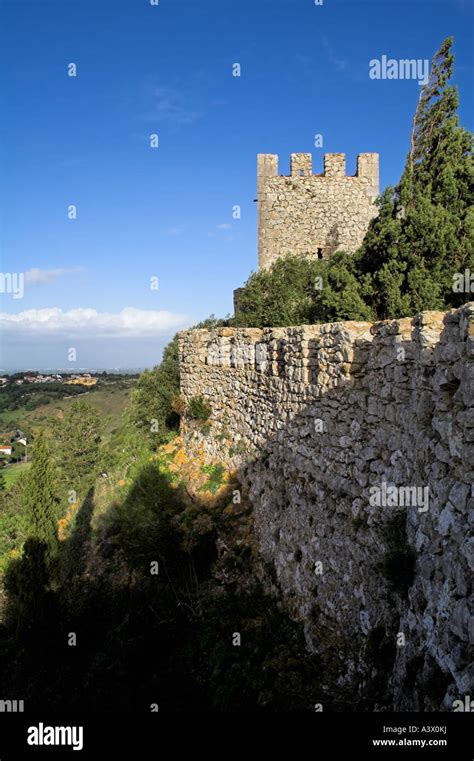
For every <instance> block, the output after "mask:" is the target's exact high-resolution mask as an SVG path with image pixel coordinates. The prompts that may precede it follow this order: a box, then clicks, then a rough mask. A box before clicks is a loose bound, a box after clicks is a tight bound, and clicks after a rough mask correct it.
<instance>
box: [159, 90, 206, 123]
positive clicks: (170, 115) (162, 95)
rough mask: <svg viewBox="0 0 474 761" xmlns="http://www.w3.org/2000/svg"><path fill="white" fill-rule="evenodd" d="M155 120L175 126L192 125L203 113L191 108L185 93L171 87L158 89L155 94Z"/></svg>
mask: <svg viewBox="0 0 474 761" xmlns="http://www.w3.org/2000/svg"><path fill="white" fill-rule="evenodd" d="M153 96H154V103H153V112H152V113H153V118H154V119H155V120H156V121H164V122H172V123H173V124H178V125H182V124H192V123H193V122H195V121H196V120H197V119H200V118H201V117H202V113H201V112H199V111H195V110H193V109H192V108H189V107H188V105H187V104H186V102H185V101H186V98H185V96H184V93H183V91H182V90H181V91H179V90H177V89H175V88H171V87H156V88H155V90H154V92H153Z"/></svg>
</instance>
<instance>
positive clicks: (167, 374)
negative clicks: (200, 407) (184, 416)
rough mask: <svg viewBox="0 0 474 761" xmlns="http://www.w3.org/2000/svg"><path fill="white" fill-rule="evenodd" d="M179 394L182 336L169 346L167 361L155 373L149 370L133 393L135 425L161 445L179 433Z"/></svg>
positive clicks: (175, 338) (132, 409)
mask: <svg viewBox="0 0 474 761" xmlns="http://www.w3.org/2000/svg"><path fill="white" fill-rule="evenodd" d="M178 394H179V361H178V336H177V335H176V336H175V337H174V338H173V340H172V341H170V343H169V344H168V345H167V346H166V347H165V349H164V351H163V359H162V361H161V363H160V364H159V365H157V366H156V367H154V368H153V370H145V371H144V372H143V373H142V374H141V375H140V378H139V380H138V383H137V384H136V387H135V388H134V389H133V391H132V407H131V415H132V420H133V422H134V423H135V425H136V426H137V427H138V428H139V430H141V431H142V432H143V433H145V434H146V435H147V436H148V435H150V436H154V437H155V440H156V441H157V442H160V441H162V440H163V438H164V436H165V435H166V433H168V432H169V431H170V430H176V429H177V427H178V423H179V415H178V413H177V412H175V410H174V409H173V400H174V399H175V398H176V397H177V395H178Z"/></svg>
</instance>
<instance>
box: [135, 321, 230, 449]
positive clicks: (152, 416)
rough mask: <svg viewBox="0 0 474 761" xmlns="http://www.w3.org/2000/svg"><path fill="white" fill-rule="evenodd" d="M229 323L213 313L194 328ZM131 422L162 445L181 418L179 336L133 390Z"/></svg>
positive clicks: (144, 373) (142, 376)
mask: <svg viewBox="0 0 474 761" xmlns="http://www.w3.org/2000/svg"><path fill="white" fill-rule="evenodd" d="M228 324H229V319H228V318H225V319H222V318H218V317H215V316H214V315H213V314H211V315H210V317H207V318H206V319H205V320H202V321H201V322H199V323H198V324H197V325H195V326H194V327H195V328H197V329H199V328H206V329H208V330H210V329H212V328H218V327H222V326H224V325H228ZM131 419H132V421H133V423H134V424H135V425H136V426H137V428H138V430H140V431H141V432H142V433H144V434H146V436H147V437H149V438H150V441H153V443H156V444H160V443H162V441H163V440H164V439H165V437H166V435H167V434H169V433H170V432H171V431H177V430H178V428H179V419H180V403H179V350H178V335H177V334H176V335H175V336H174V338H173V339H172V340H171V341H170V342H169V344H168V345H167V346H165V348H164V350H163V358H162V360H161V362H160V364H159V365H156V367H154V368H153V370H145V371H144V372H143V373H142V374H141V375H140V378H139V380H138V383H137V384H136V386H135V388H134V389H133V391H132V404H131Z"/></svg>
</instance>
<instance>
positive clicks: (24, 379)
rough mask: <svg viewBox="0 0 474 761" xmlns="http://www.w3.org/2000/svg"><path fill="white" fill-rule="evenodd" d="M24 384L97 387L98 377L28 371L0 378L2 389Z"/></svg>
mask: <svg viewBox="0 0 474 761" xmlns="http://www.w3.org/2000/svg"><path fill="white" fill-rule="evenodd" d="M24 383H65V384H69V385H80V386H95V385H96V383H97V377H94V376H93V375H91V374H90V373H82V374H79V375H76V374H75V373H67V374H66V373H62V374H60V373H52V374H50V375H43V374H42V373H40V372H34V371H31V372H30V371H28V372H25V373H15V374H14V375H3V376H1V377H0V388H3V387H5V386H8V385H9V384H13V385H15V386H22V385H23V384H24Z"/></svg>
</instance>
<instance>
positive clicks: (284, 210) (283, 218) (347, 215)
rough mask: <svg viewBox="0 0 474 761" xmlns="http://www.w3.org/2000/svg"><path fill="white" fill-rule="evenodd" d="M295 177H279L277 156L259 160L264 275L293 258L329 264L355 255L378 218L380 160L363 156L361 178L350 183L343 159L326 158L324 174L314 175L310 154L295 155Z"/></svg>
mask: <svg viewBox="0 0 474 761" xmlns="http://www.w3.org/2000/svg"><path fill="white" fill-rule="evenodd" d="M290 172H291V174H290V176H289V177H284V176H279V175H278V156H276V155H272V154H259V155H258V158H257V179H258V266H259V269H268V268H269V267H270V266H271V265H272V264H273V262H274V261H275V260H276V259H277V258H278V257H280V256H285V255H286V254H288V253H292V254H304V255H309V256H311V257H315V258H317V257H319V258H325V257H326V256H328V255H329V254H331V253H332V252H334V251H336V250H344V251H347V252H353V251H355V250H356V249H357V248H358V247H359V246H360V245H361V243H362V240H363V238H364V235H365V233H366V231H367V227H368V225H369V222H370V220H371V219H372V217H374V216H376V215H377V207H376V206H375V205H374V201H375V199H376V198H377V196H378V194H379V157H378V154H377V153H362V154H359V156H358V157H357V174H356V175H355V176H354V177H348V176H346V158H345V155H344V154H343V153H328V154H326V155H325V156H324V173H323V174H313V173H312V158H311V154H310V153H293V154H292V155H291V169H290Z"/></svg>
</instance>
